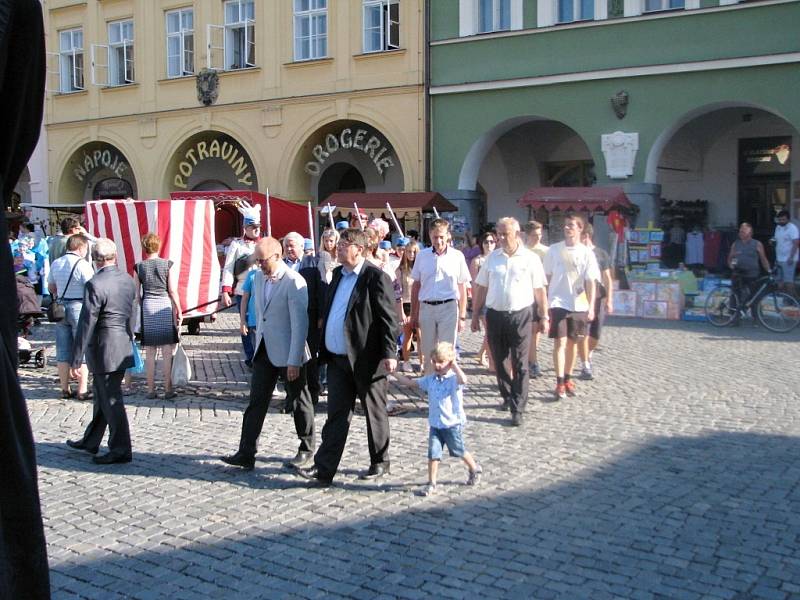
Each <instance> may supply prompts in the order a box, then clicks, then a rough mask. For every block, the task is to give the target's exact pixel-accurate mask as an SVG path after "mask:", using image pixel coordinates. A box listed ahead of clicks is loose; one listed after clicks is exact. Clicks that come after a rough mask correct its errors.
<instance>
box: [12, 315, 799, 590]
mask: <svg viewBox="0 0 800 600" xmlns="http://www.w3.org/2000/svg"><path fill="white" fill-rule="evenodd" d="M49 327H50V326H49V325H42V326H41V327H40V328H39V335H40V336H41V337H44V338H47V337H48V336H49V335H51V332H50V331H49ZM604 335H605V337H604V346H603V348H602V351H600V352H598V354H597V356H596V360H595V366H596V371H597V379H596V380H595V381H593V382H585V383H584V382H579V389H578V396H577V397H575V398H570V399H568V400H567V401H564V402H559V403H553V402H549V401H548V400H549V398H550V395H551V391H552V387H553V383H554V381H553V377H552V370H551V369H549V368H548V369H546V370H545V377H544V379H540V380H536V381H532V382H531V383H532V385H531V391H530V404H529V409H530V410H529V414H528V420H527V423H526V426H525V427H524V428H520V429H512V428H510V427H509V426H508V424H507V423H508V415H507V414H503V413H500V412H498V411H497V410H496V407H497V404H498V396H497V394H496V390H495V386H494V384H493V381H492V379H491V378H490V377H489V376H488V375H487V374H485V372H483V371H482V369H481V368H480V367H479V365H478V363H477V360H476V354H475V351H476V350H477V347H478V344H479V342H480V339H479V337H478V336H476V335H473V334H469V335H466V336H465V337H464V339H463V345H464V348H463V364H464V365H465V369H466V371H467V373H468V375H470V376H472V381H471V384H470V386H469V389H468V391H467V394H466V398H467V400H466V405H467V413H468V416H469V418H470V424H469V425H468V428H467V430H466V434H465V435H466V441H467V444H468V446H469V447H470V448H471V450H472V451H473V453H474V455H475V456H476V458H477V459H478V461H479V462H480V463H481V464H482V466H483V469H484V473H485V475H484V478H483V481H482V482H481V484H480V485H479V486H478V487H476V488H471V487H467V486H465V485H464V479H465V471H464V469H463V466H462V465H461V464H460V463H459V462H458V461H457V459H452V458H450V459H448V458H446V459H445V460H444V461H443V463H442V468H441V471H440V486H439V487H440V491H439V493H438V494H436V495H434V496H432V497H429V498H423V497H421V496H419V495H418V491H419V489H420V488H421V486H422V485H423V484H424V483H425V480H426V467H425V464H426V458H425V454H426V439H427V423H426V409H425V405H424V403H422V402H421V401H419V400H418V399H414V398H411V397H409V396H408V395H407V394H406V393H405V392H404V391H401V390H400V389H399V388H396V387H393V396H394V400H395V401H396V402H398V403H400V407H401V409H402V410H401V414H399V415H397V416H395V417H393V418H392V419H391V427H392V452H391V454H392V464H391V469H392V472H391V475H390V476H388V477H386V478H385V480H380V482H379V483H375V482H363V481H359V480H358V479H357V474H358V472H359V471H360V470H361V469H363V468H366V467H367V466H368V464H367V463H368V453H367V448H366V430H365V422H364V419H363V417H358V416H356V417H355V418H354V419H353V424H352V428H351V431H350V438H349V443H348V447H347V451H346V453H345V455H344V459H343V461H342V465H341V467H342V469H341V471H340V474H339V476H338V477H337V479H336V481H335V483H334V485H333V487H331V488H329V489H309V488H307V487H306V485H304V482H303V481H302V480H299V479H298V478H297V477H295V476H293V475H292V474H291V473H290V472H289V471H288V470H286V469H285V468H283V467H282V460H283V459H286V458H288V457H291V456H293V454H294V451H295V448H296V438H295V437H294V435H293V426H292V422H291V417H290V416H289V415H283V414H279V413H278V412H275V411H271V414H269V415H268V417H267V421H266V424H265V427H264V434H263V435H262V438H261V441H260V453H259V456H258V460H257V463H256V468H255V470H254V471H252V472H242V471H240V470H237V469H235V468H231V467H227V466H225V465H223V464H222V463H221V462H220V461H219V460H218V457H219V456H220V455H222V454H227V453H232V452H233V451H234V450H235V449H236V445H237V442H238V437H239V428H240V426H241V419H242V410H243V407H244V402H245V400H244V399H245V394H246V390H247V386H246V384H245V383H244V382H245V379H246V374H245V372H244V371H243V369H242V366H241V363H240V359H239V355H238V347H239V343H238V338H237V336H236V335H234V327H233V321H232V320H231V317H230V316H223V317H222V318H221V319H220V320H219V321H218V322H217V323H215V324H212V325H207V326H204V327H203V329H202V332H201V335H200V336H196V337H192V336H186V337H185V338H184V340H185V343H186V346H187V349H188V352H189V354H190V356H191V357H192V359H193V361H194V367H195V373H196V376H197V378H198V382H197V384H196V385H193V386H192V387H191V389H187V390H184V391H183V392H182V393H181V394H180V396H179V398H178V399H177V400H176V401H164V400H153V401H148V400H146V399H145V398H144V393H143V388H142V385H141V383H137V386H138V387H137V392H136V393H135V394H134V395H131V396H128V397H127V398H126V402H127V404H128V415H129V419H130V422H131V429H132V437H133V443H134V461H133V462H132V463H131V464H128V465H115V466H112V467H100V466H96V465H94V464H93V463H92V462H91V461H90V460H89V457H88V455H86V454H84V453H79V452H75V451H73V450H70V449H69V448H67V447H66V446H65V445H64V440H66V439H67V438H74V437H77V436H78V435H79V434H80V433H81V432H82V430H83V427H84V426H85V424H86V422H87V419H88V418H89V417H90V414H91V406H90V404H89V403H80V402H77V401H71V400H69V401H63V400H60V399H57V398H56V393H55V389H56V388H57V386H56V384H55V369H54V368H53V367H51V366H48V367H47V368H45V369H35V368H33V367H23V368H21V369H20V373H21V379H22V383H23V386H24V389H25V391H26V394H27V397H28V406H29V409H30V416H31V421H32V425H33V430H34V434H35V437H36V441H37V452H38V460H39V465H40V467H39V478H40V491H41V497H42V504H43V511H44V522H45V528H46V535H47V540H48V549H49V559H50V566H51V579H52V588H53V596H54V597H55V598H57V599H63V598H97V599H102V600H112V599H115V598H137V599H142V600H145V599H149V598H175V599H181V598H186V599H197V598H282V597H286V598H318V597H350V598H394V597H400V598H422V597H442V598H461V597H508V598H520V597H526V598H590V599H599V598H636V599H639V598H641V599H645V598H686V599H691V598H736V599H745V598H776V599H777V598H791V597H793V598H797V597H800V551H799V550H798V535H800V517H798V513H800V487H799V484H800V465H799V464H798V462H797V457H798V456H800V438H799V437H798V435H799V434H800V407H798V400H800V397H799V394H798V391H797V390H798V386H797V373H798V367H799V366H800V361H798V354H797V349H798V341H800V332H794V333H792V334H789V335H777V334H769V333H768V332H765V331H763V330H761V329H758V328H755V327H752V326H743V327H740V328H735V329H733V328H731V329H724V330H718V329H714V328H712V327H710V326H708V325H705V324H698V323H680V322H673V323H666V322H645V321H636V320H633V321H628V320H622V319H616V320H612V321H611V323H610V324H609V325H608V326H607V327H606V329H605V334H604ZM541 350H542V352H543V355H546V356H548V359H546V360H545V361H544V363H545V364H547V365H549V363H550V361H549V351H550V345H549V343H547V342H545V343H543V344H542V348H541ZM319 408H320V409H321V411H320V414H319V415H318V417H317V426H318V431H319V430H321V427H322V423H323V421H324V406H323V405H322V404H321V405H320V407H319Z"/></svg>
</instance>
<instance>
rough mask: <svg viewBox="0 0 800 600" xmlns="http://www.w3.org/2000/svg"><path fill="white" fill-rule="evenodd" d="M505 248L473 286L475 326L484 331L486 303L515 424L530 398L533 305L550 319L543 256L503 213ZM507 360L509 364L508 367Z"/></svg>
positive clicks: (492, 347) (500, 233)
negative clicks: (531, 247)
mask: <svg viewBox="0 0 800 600" xmlns="http://www.w3.org/2000/svg"><path fill="white" fill-rule="evenodd" d="M496 235H497V240H498V242H499V243H500V247H499V248H498V249H496V250H494V251H493V252H492V253H491V254H489V256H488V257H487V258H486V261H485V262H484V263H483V265H482V266H481V269H480V271H479V272H478V276H477V277H476V278H475V286H474V288H473V290H472V331H480V328H481V324H480V314H481V309H482V308H483V305H484V303H485V304H486V307H487V311H486V331H487V336H486V337H487V340H488V342H489V351H490V352H491V353H492V359H493V360H494V364H495V369H496V374H497V387H498V388H500V395H501V396H502V397H503V408H506V407H508V408H510V409H511V423H512V424H513V425H515V426H520V425H522V420H523V414H524V412H525V404H526V403H527V401H528V352H529V349H530V345H531V330H532V323H533V310H537V311H538V315H537V316H538V317H539V322H540V323H542V324H547V322H548V314H547V296H546V295H545V292H544V286H545V277H544V269H543V268H542V261H541V260H540V259H539V257H538V256H537V255H536V253H534V252H533V251H531V250H529V249H528V248H526V247H525V244H523V243H522V237H521V235H520V227H519V222H518V221H517V220H516V219H514V218H512V217H504V218H502V219H500V220H499V221H498V222H497V233H496ZM506 359H508V363H510V366H511V369H510V370H509V369H508V367H507V365H506Z"/></svg>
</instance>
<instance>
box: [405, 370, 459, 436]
mask: <svg viewBox="0 0 800 600" xmlns="http://www.w3.org/2000/svg"><path fill="white" fill-rule="evenodd" d="M417 385H418V386H419V388H420V389H421V390H422V391H423V392H425V393H427V395H428V423H429V424H430V426H431V427H434V428H436V429H449V428H450V427H455V426H457V425H463V424H464V423H466V422H467V414H466V413H465V412H464V399H463V396H462V388H463V386H461V385H459V384H458V377H457V376H456V374H455V373H454V372H453V371H450V372H449V373H447V374H446V375H445V376H444V377H439V376H438V375H436V374H435V373H431V374H430V375H425V376H424V377H420V378H419V379H417Z"/></svg>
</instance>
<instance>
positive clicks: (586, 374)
mask: <svg viewBox="0 0 800 600" xmlns="http://www.w3.org/2000/svg"><path fill="white" fill-rule="evenodd" d="M581 379H584V380H586V381H591V380H592V379H594V375H593V374H592V363H590V362H587V363H584V365H583V368H582V369H581Z"/></svg>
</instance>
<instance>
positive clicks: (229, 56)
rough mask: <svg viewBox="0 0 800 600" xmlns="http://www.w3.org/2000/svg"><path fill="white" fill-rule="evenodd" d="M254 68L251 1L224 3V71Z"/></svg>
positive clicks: (253, 31)
mask: <svg viewBox="0 0 800 600" xmlns="http://www.w3.org/2000/svg"><path fill="white" fill-rule="evenodd" d="M255 66H256V12H255V5H254V2H253V0H228V1H227V2H225V69H226V70H236V69H246V68H248V67H255Z"/></svg>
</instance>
